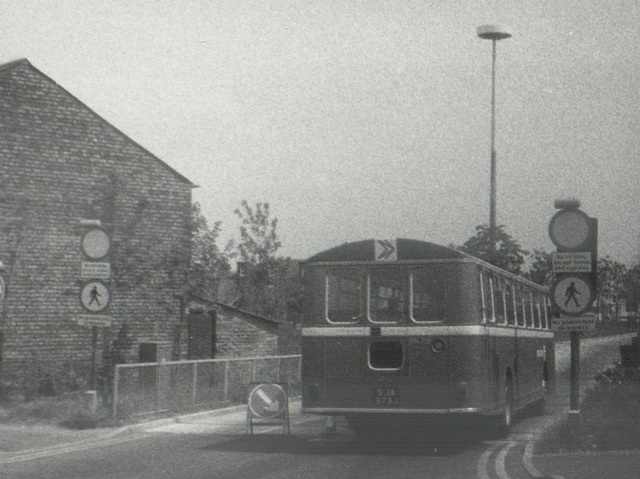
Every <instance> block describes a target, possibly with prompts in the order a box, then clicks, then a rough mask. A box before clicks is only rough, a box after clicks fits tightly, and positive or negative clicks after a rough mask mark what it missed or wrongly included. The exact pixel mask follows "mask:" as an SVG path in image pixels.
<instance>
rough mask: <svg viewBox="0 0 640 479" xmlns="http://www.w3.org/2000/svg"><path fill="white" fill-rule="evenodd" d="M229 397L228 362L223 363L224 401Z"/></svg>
mask: <svg viewBox="0 0 640 479" xmlns="http://www.w3.org/2000/svg"><path fill="white" fill-rule="evenodd" d="M228 397H229V360H226V361H225V362H224V400H225V401H226V400H227V398H228Z"/></svg>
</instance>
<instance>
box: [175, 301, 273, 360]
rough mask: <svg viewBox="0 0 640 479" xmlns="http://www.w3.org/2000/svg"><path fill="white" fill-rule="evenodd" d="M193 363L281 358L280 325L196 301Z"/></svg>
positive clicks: (191, 319) (191, 312) (191, 313)
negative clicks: (198, 360)
mask: <svg viewBox="0 0 640 479" xmlns="http://www.w3.org/2000/svg"><path fill="white" fill-rule="evenodd" d="M187 323H188V335H189V342H188V357H189V359H211V358H239V357H259V356H276V355H278V353H279V351H278V337H279V332H280V331H279V330H280V329H281V328H282V327H283V326H284V325H282V324H280V323H278V322H277V321H275V320H273V319H270V318H266V317H263V316H260V315H258V314H254V313H251V312H249V311H245V310H242V309H240V308H237V307H235V306H231V305H228V304H225V303H221V302H217V301H207V300H204V299H201V298H196V297H192V298H191V300H190V302H189V309H188V316H187Z"/></svg>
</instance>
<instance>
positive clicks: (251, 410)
mask: <svg viewBox="0 0 640 479" xmlns="http://www.w3.org/2000/svg"><path fill="white" fill-rule="evenodd" d="M251 386H252V388H251V391H250V392H249V396H248V399H247V428H248V431H249V432H250V433H251V434H253V426H254V425H255V424H267V425H268V424H274V423H278V424H282V428H283V433H284V432H287V433H290V432H291V431H290V425H289V395H288V393H287V386H286V385H285V384H279V383H252V384H251Z"/></svg>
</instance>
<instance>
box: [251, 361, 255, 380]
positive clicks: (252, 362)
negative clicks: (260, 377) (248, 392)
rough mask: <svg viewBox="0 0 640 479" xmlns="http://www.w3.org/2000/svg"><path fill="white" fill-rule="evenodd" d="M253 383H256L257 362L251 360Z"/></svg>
mask: <svg viewBox="0 0 640 479" xmlns="http://www.w3.org/2000/svg"><path fill="white" fill-rule="evenodd" d="M251 382H253V383H255V382H256V360H255V359H252V360H251Z"/></svg>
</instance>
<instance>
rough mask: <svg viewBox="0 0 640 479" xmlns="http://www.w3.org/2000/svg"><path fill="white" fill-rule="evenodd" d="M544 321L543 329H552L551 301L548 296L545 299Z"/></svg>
mask: <svg viewBox="0 0 640 479" xmlns="http://www.w3.org/2000/svg"><path fill="white" fill-rule="evenodd" d="M543 311H544V315H543V317H544V320H543V326H542V327H543V328H544V329H551V300H550V299H549V297H548V296H545V297H544V310H543Z"/></svg>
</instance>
